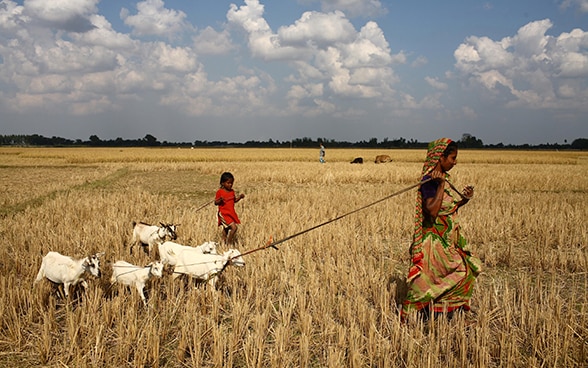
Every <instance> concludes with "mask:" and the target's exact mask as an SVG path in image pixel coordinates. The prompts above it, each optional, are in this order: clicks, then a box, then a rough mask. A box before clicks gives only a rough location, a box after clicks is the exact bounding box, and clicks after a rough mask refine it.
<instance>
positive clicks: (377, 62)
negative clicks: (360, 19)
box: [227, 0, 406, 110]
mask: <svg viewBox="0 0 588 368" xmlns="http://www.w3.org/2000/svg"><path fill="white" fill-rule="evenodd" d="M263 12H264V8H263V5H262V4H260V3H259V1H258V0H246V1H245V5H243V6H241V7H237V6H236V5H233V6H232V7H231V9H230V10H229V12H228V13H227V19H228V21H229V23H230V24H231V25H233V26H237V27H240V28H241V29H243V30H244V31H245V32H246V33H247V37H248V45H249V50H250V52H251V54H252V55H253V56H254V57H257V58H261V59H263V60H268V61H270V60H283V61H287V62H289V64H290V66H291V67H292V68H294V69H295V74H293V75H291V76H290V77H289V79H288V80H289V81H291V82H292V83H293V85H292V87H291V88H290V91H289V93H288V95H287V97H288V98H289V99H290V101H289V106H290V108H293V109H294V108H295V107H299V108H302V107H304V108H308V106H307V104H311V105H312V106H314V107H315V108H316V109H319V110H320V109H321V107H327V108H328V109H329V110H330V109H332V107H333V105H332V104H331V103H328V104H327V103H325V101H327V100H329V99H332V98H347V97H354V98H364V99H371V98H380V99H381V98H386V97H387V96H390V95H391V93H392V91H393V89H392V85H393V84H394V83H395V82H396V81H397V77H396V75H395V73H394V71H393V69H392V66H393V64H400V63H405V62H406V56H405V55H404V53H402V52H399V53H398V54H392V53H391V50H390V46H389V44H388V42H387V40H386V38H385V36H384V33H383V32H382V30H381V29H380V27H379V26H378V24H377V23H376V22H373V21H369V22H367V23H366V24H365V25H364V26H363V27H361V29H360V30H359V31H358V30H356V29H355V27H354V26H353V24H352V23H351V22H350V21H349V19H348V18H347V17H346V16H345V14H344V13H343V12H341V11H332V12H328V13H323V12H305V13H303V14H302V16H301V17H300V18H299V19H298V20H296V21H295V22H294V23H293V24H291V25H286V26H282V27H280V28H279V29H278V30H277V32H273V31H272V30H271V28H270V27H269V25H268V23H267V22H266V21H265V19H264V18H263ZM317 85H320V86H321V87H320V88H317ZM309 91H314V92H313V93H314V94H309ZM317 91H320V95H316V93H317Z"/></svg>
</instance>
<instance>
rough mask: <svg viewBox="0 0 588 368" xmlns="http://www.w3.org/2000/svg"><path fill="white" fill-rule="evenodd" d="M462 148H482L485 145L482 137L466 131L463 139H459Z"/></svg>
mask: <svg viewBox="0 0 588 368" xmlns="http://www.w3.org/2000/svg"><path fill="white" fill-rule="evenodd" d="M459 147H460V148H482V147H484V143H482V140H481V139H477V138H476V137H474V136H473V135H471V134H468V133H464V134H463V135H462V136H461V140H460V141H459Z"/></svg>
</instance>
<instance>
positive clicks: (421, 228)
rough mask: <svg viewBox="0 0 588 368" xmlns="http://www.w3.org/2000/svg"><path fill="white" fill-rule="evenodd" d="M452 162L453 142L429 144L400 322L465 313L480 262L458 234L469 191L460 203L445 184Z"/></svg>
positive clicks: (470, 193) (440, 141)
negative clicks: (412, 316)
mask: <svg viewBox="0 0 588 368" xmlns="http://www.w3.org/2000/svg"><path fill="white" fill-rule="evenodd" d="M456 161H457V143H456V142H454V141H452V140H451V139H449V138H441V139H438V140H436V141H433V142H431V143H430V144H429V148H428V150H427V158H426V161H425V164H424V165H423V171H422V180H423V181H424V180H427V179H430V180H429V181H427V182H425V183H424V184H423V185H421V186H420V188H419V190H418V192H417V201H416V213H415V229H414V235H413V242H412V245H411V247H410V255H411V257H412V263H413V264H412V266H411V268H410V270H409V272H408V277H407V283H408V293H407V295H406V299H405V301H404V303H403V305H402V312H401V319H402V320H403V321H406V318H407V317H408V315H409V314H410V312H411V311H415V310H416V311H422V312H424V314H425V315H428V313H429V312H430V311H431V310H432V311H433V312H435V313H443V312H446V313H452V312H453V311H455V310H459V309H461V310H465V311H468V310H470V299H471V296H472V291H473V286H474V282H475V278H476V276H477V275H478V274H479V273H480V261H479V260H478V259H477V258H475V257H473V256H472V255H471V253H470V251H469V250H468V247H467V244H466V241H465V239H464V238H463V237H462V236H461V234H460V226H459V219H458V209H459V208H460V207H461V206H463V205H465V204H466V203H468V201H469V200H470V199H471V198H472V196H473V195H474V188H473V187H471V186H467V187H465V189H464V190H463V194H460V197H461V198H459V199H457V198H455V190H452V189H453V188H454V187H453V185H452V184H451V183H450V182H449V174H448V172H449V170H451V169H452V168H453V166H455V164H456Z"/></svg>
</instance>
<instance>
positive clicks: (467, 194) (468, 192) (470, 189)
mask: <svg viewBox="0 0 588 368" xmlns="http://www.w3.org/2000/svg"><path fill="white" fill-rule="evenodd" d="M462 196H463V198H464V199H467V200H470V199H472V197H473V196H474V186H473V185H467V186H466V187H465V188H463V192H462Z"/></svg>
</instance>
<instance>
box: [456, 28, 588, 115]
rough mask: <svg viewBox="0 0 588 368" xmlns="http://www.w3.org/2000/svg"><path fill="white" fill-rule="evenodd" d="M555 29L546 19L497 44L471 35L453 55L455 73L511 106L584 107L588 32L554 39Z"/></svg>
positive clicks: (578, 31) (578, 30)
mask: <svg viewBox="0 0 588 368" xmlns="http://www.w3.org/2000/svg"><path fill="white" fill-rule="evenodd" d="M552 26H553V24H552V22H551V21H550V20H549V19H544V20H539V21H535V22H531V23H528V24H526V25H524V26H523V27H521V28H520V29H519V30H518V32H517V34H516V35H513V36H511V37H505V38H503V39H501V40H497V41H495V40H492V39H490V38H488V37H475V36H471V37H468V38H467V39H466V41H465V42H464V43H462V44H461V45H459V47H458V48H457V49H456V50H455V52H454V56H455V59H456V64H455V68H456V71H457V73H458V74H459V75H460V76H461V77H463V78H465V79H466V80H468V81H470V82H472V83H473V84H474V85H478V86H480V87H482V88H483V89H484V90H485V91H487V92H490V93H492V94H494V96H495V98H497V99H505V98H506V99H507V101H505V103H506V105H507V106H526V107H531V108H566V107H573V106H575V107H582V106H584V105H585V101H586V98H587V96H588V87H587V84H586V81H587V80H588V49H587V45H588V32H586V31H583V30H581V29H574V30H572V31H571V32H563V33H561V34H560V35H557V36H551V35H548V34H547V31H548V30H549V29H550V28H552ZM578 78H579V79H580V80H581V81H580V82H579V81H578ZM559 96H565V97H566V98H565V99H561V98H560V97H559Z"/></svg>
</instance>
